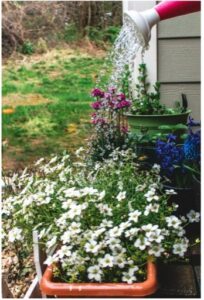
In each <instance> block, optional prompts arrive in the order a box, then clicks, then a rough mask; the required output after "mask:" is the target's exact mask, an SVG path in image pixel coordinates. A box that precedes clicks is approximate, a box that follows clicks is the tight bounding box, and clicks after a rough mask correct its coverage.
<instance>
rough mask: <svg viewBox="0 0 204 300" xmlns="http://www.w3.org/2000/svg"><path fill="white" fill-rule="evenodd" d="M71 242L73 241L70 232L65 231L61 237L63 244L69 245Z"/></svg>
mask: <svg viewBox="0 0 204 300" xmlns="http://www.w3.org/2000/svg"><path fill="white" fill-rule="evenodd" d="M70 240H71V233H70V231H65V232H64V233H63V235H62V236H61V241H62V243H63V244H67V243H69V242H70Z"/></svg>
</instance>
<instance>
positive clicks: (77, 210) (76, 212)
mask: <svg viewBox="0 0 204 300" xmlns="http://www.w3.org/2000/svg"><path fill="white" fill-rule="evenodd" d="M84 204H86V203H84ZM82 210H83V207H82V205H77V204H75V203H72V204H71V206H70V210H69V211H68V213H67V216H68V218H70V219H74V217H76V216H81V212H82Z"/></svg>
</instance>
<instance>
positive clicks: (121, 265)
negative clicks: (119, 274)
mask: <svg viewBox="0 0 204 300" xmlns="http://www.w3.org/2000/svg"><path fill="white" fill-rule="evenodd" d="M114 264H115V265H117V266H118V267H119V268H120V269H122V268H124V267H125V264H126V261H125V259H124V257H123V255H118V256H114Z"/></svg>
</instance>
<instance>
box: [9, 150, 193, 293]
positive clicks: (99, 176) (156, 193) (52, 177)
mask: <svg viewBox="0 0 204 300" xmlns="http://www.w3.org/2000/svg"><path fill="white" fill-rule="evenodd" d="M76 156H77V157H78V158H77V159H76V160H75V162H72V160H71V159H70V157H69V155H67V154H64V155H63V156H62V157H59V156H55V157H52V159H51V160H50V161H46V160H43V159H40V160H39V161H38V162H37V163H36V172H34V173H33V174H29V173H28V172H27V171H25V172H23V174H22V175H19V176H18V177H15V178H14V183H13V184H14V185H15V186H16V187H17V189H15V191H13V194H10V195H9V196H8V195H7V197H6V198H5V199H4V201H3V229H4V231H5V234H4V239H6V240H7V241H8V242H9V243H13V244H15V243H16V242H17V243H18V244H19V243H22V245H23V247H25V246H27V247H29V246H31V245H32V238H31V236H32V234H31V233H32V230H33V229H36V230H38V232H39V237H40V239H41V243H42V245H44V247H45V249H46V250H47V252H48V251H49V250H50V248H52V247H53V246H54V245H57V246H58V248H57V250H56V252H55V253H54V254H53V255H51V256H48V258H47V260H46V262H45V263H46V264H47V265H48V267H47V270H46V271H45V273H44V276H43V279H42V281H41V284H40V285H41V289H42V291H43V292H44V293H46V294H48V295H55V296H58V297H60V296H65V297H68V296H78V297H80V296H95V297H98V296H106V297H108V296H118V297H119V296H121V297H122V296H126V297H137V296H138V297H141V296H147V295H150V294H151V293H154V292H155V291H156V289H157V286H158V283H157V278H156V261H157V259H165V260H166V259H171V258H174V259H175V258H177V259H182V258H184V259H185V254H186V251H187V249H188V247H189V240H188V239H187V237H186V236H185V229H184V228H185V227H186V226H187V225H188V224H189V223H191V222H198V221H199V213H196V212H190V213H189V214H188V215H187V218H178V217H176V216H175V215H174V211H175V209H176V207H175V205H171V206H167V202H168V198H169V195H168V194H167V193H166V192H163V191H162V189H161V177H160V175H159V174H158V172H159V170H158V166H157V165H155V166H153V168H152V169H151V170H149V171H144V170H143V171H141V170H139V167H138V165H137V164H136V163H135V155H134V153H132V151H131V150H127V151H119V150H115V151H113V152H112V154H111V157H110V158H109V159H107V160H104V161H103V162H97V163H96V164H95V165H94V166H92V167H91V168H89V167H88V165H87V163H86V159H85V157H84V158H83V155H82V149H79V150H78V151H77V152H76ZM8 229H9V234H6V232H8Z"/></svg>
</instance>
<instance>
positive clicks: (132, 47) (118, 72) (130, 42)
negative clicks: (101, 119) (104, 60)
mask: <svg viewBox="0 0 204 300" xmlns="http://www.w3.org/2000/svg"><path fill="white" fill-rule="evenodd" d="M140 48H141V49H142V50H141V54H142V58H143V55H144V51H145V49H146V48H145V44H144V39H143V37H142V35H141V33H140V32H139V31H138V29H137V27H136V26H135V24H134V23H133V22H132V21H131V20H130V19H129V18H128V17H126V18H124V24H123V26H122V28H121V31H120V33H119V35H118V37H117V39H116V41H115V43H114V45H113V49H112V51H111V54H110V59H111V62H112V64H113V71H112V75H111V77H110V85H113V86H118V84H119V83H120V81H121V78H122V76H123V74H124V71H125V66H126V65H128V66H129V69H130V72H131V74H132V72H133V68H134V61H135V58H136V56H137V53H138V51H139V49H140Z"/></svg>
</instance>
